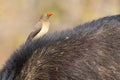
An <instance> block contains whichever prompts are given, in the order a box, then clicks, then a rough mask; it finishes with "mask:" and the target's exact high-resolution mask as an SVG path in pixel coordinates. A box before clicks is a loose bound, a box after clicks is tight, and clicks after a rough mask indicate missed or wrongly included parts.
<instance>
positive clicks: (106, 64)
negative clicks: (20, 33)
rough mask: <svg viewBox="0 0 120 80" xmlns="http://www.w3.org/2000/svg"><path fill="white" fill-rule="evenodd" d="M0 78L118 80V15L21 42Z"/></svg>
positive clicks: (119, 41)
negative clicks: (23, 43)
mask: <svg viewBox="0 0 120 80" xmlns="http://www.w3.org/2000/svg"><path fill="white" fill-rule="evenodd" d="M0 80H120V15H116V16H109V17H104V18H101V19H98V20H94V21H92V22H89V23H86V24H83V25H79V26H77V27H75V28H74V29H73V30H66V31H62V32H56V33H54V34H46V35H45V36H43V37H41V38H39V39H37V40H34V41H32V42H30V43H28V44H25V45H23V46H22V47H21V48H20V49H17V50H16V51H15V52H14V54H13V55H12V56H11V58H10V59H9V60H8V61H7V62H6V65H5V66H4V67H3V69H2V70H1V72H0Z"/></svg>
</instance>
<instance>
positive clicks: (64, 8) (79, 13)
mask: <svg viewBox="0 0 120 80" xmlns="http://www.w3.org/2000/svg"><path fill="white" fill-rule="evenodd" d="M47 12H54V14H55V15H54V16H53V17H52V18H51V23H52V24H51V28H50V31H54V30H58V29H59V30H61V29H66V28H72V27H74V26H76V25H79V24H81V23H84V22H87V21H91V20H93V19H97V18H100V17H103V16H108V15H115V14H119V13H120V0H0V59H1V61H0V64H3V62H4V60H6V59H7V58H8V56H9V55H10V53H12V52H13V51H14V50H15V49H16V48H17V47H18V46H20V44H22V43H23V42H24V41H25V39H26V37H27V35H28V34H29V33H30V31H31V30H32V29H33V26H34V24H35V23H36V22H37V21H38V19H39V17H40V15H41V14H44V13H47Z"/></svg>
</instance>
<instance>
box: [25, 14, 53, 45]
mask: <svg viewBox="0 0 120 80" xmlns="http://www.w3.org/2000/svg"><path fill="white" fill-rule="evenodd" d="M52 15H53V13H48V14H47V15H42V16H41V17H40V19H39V21H38V23H37V24H36V25H35V26H34V28H35V29H34V30H33V31H32V32H31V33H30V34H29V36H28V38H27V40H26V43H28V42H30V41H32V40H33V39H34V38H38V37H42V36H43V35H44V34H46V33H47V32H48V30H49V25H50V22H49V18H50V17H51V16H52Z"/></svg>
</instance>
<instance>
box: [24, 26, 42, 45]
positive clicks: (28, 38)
mask: <svg viewBox="0 0 120 80" xmlns="http://www.w3.org/2000/svg"><path fill="white" fill-rule="evenodd" d="M40 30H41V28H39V29H36V30H35V31H32V32H31V33H30V34H29V36H28V37H27V39H26V42H25V43H29V42H31V41H32V40H33V38H34V37H35V36H36V35H37V34H38V33H39V32H40Z"/></svg>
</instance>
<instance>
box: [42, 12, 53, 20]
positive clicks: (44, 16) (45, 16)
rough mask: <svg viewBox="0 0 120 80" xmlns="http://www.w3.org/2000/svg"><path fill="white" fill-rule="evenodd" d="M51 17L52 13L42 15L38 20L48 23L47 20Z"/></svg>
mask: <svg viewBox="0 0 120 80" xmlns="http://www.w3.org/2000/svg"><path fill="white" fill-rule="evenodd" d="M51 16H53V13H52V12H50V13H47V14H45V15H42V16H41V17H40V20H44V21H48V19H49V18H50V17H51Z"/></svg>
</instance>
